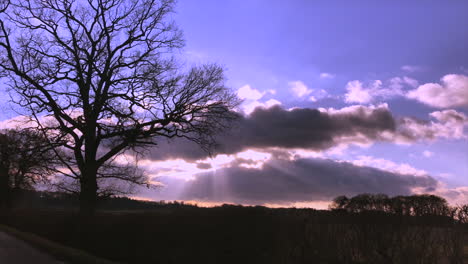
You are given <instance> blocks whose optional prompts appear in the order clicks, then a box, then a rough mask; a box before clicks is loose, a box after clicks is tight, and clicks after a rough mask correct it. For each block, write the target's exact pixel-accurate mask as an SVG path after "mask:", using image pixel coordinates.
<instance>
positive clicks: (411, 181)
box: [154, 159, 437, 204]
mask: <svg viewBox="0 0 468 264" xmlns="http://www.w3.org/2000/svg"><path fill="white" fill-rule="evenodd" d="M160 180H161V181H162V182H163V183H164V184H165V185H166V187H165V188H167V189H166V190H162V192H160V193H157V194H156V196H155V197H154V198H155V199H180V200H198V201H210V202H232V203H244V204H264V203H277V204H287V203H292V202H303V201H314V200H330V199H332V198H334V197H336V196H338V195H355V194H359V193H386V194H389V195H399V194H403V195H405V194H410V193H411V192H412V188H416V187H418V188H419V189H420V188H423V189H426V190H428V191H429V190H431V189H434V188H435V187H436V185H437V181H436V180H434V179H433V178H431V177H429V176H424V177H420V176H411V175H401V174H397V173H391V172H388V171H383V170H379V169H375V168H370V167H360V166H356V165H353V164H351V163H347V162H336V161H332V160H325V159H297V160H280V159H275V160H271V161H269V162H267V163H265V164H264V166H263V168H261V169H255V168H244V167H242V166H232V167H228V168H223V169H220V170H216V171H214V172H209V173H202V174H198V175H196V176H195V179H194V180H190V181H184V180H180V179H174V178H167V177H166V178H160ZM172 188H174V189H177V191H172ZM167 194H171V196H170V197H167V196H166V195H167Z"/></svg>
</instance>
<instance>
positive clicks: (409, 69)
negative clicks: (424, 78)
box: [401, 65, 424, 72]
mask: <svg viewBox="0 0 468 264" xmlns="http://www.w3.org/2000/svg"><path fill="white" fill-rule="evenodd" d="M401 70H402V71H405V72H420V71H423V70H424V67H422V66H416V65H403V66H401Z"/></svg>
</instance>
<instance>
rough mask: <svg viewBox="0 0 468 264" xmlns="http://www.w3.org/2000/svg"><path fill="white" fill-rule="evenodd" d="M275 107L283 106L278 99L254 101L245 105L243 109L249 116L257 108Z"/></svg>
mask: <svg viewBox="0 0 468 264" xmlns="http://www.w3.org/2000/svg"><path fill="white" fill-rule="evenodd" d="M274 105H281V102H280V101H278V100H276V99H270V100H268V101H266V102H259V101H252V102H250V103H247V104H244V105H243V109H244V112H245V113H246V114H248V115H249V114H250V113H252V112H253V111H254V110H255V108H257V107H263V108H270V107H272V106H274Z"/></svg>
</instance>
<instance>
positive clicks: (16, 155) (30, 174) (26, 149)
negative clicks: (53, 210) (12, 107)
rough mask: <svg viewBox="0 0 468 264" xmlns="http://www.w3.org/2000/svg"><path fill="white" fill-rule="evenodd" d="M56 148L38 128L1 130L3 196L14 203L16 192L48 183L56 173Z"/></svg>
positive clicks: (7, 204)
mask: <svg viewBox="0 0 468 264" xmlns="http://www.w3.org/2000/svg"><path fill="white" fill-rule="evenodd" d="M54 161H55V159H54V154H53V151H52V149H51V147H50V145H49V143H48V140H47V139H46V138H44V137H43V136H42V135H41V134H39V133H38V132H35V131H32V130H5V131H2V132H1V133H0V194H1V197H0V200H1V203H2V207H10V205H11V202H12V200H13V196H14V195H15V194H16V193H17V192H18V191H20V190H27V189H32V188H33V187H34V185H35V184H36V183H45V182H46V181H47V176H49V175H51V174H53V173H54V170H53V166H54V164H55V162H54Z"/></svg>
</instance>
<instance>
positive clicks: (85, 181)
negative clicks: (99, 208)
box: [80, 168, 97, 216]
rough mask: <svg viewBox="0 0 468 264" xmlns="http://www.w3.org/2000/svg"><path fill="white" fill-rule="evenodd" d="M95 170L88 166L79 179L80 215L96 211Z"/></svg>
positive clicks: (92, 213)
mask: <svg viewBox="0 0 468 264" xmlns="http://www.w3.org/2000/svg"><path fill="white" fill-rule="evenodd" d="M96 174H97V171H96V170H92V169H90V168H88V169H87V170H86V171H85V172H84V174H83V178H82V180H81V190H80V215H82V216H92V215H94V213H95V212H96V205H97V181H96Z"/></svg>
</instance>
